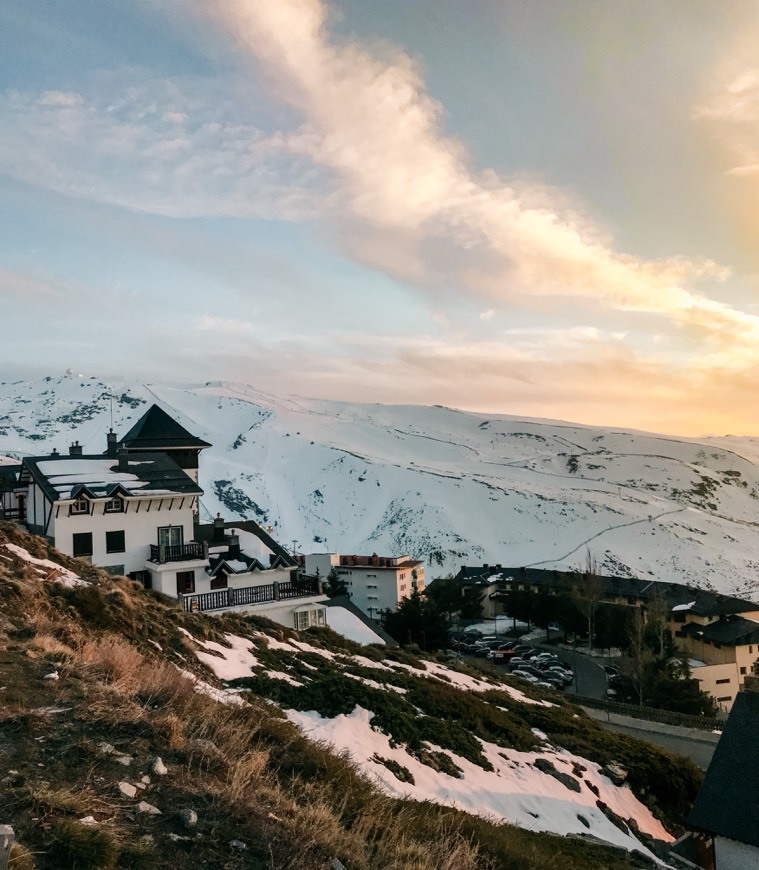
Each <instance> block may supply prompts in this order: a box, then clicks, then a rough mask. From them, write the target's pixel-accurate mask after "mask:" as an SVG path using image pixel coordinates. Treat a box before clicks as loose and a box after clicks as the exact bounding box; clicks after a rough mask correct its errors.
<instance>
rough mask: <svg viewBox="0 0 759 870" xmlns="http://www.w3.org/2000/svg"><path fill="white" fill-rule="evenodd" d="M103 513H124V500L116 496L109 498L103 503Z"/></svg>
mask: <svg viewBox="0 0 759 870" xmlns="http://www.w3.org/2000/svg"><path fill="white" fill-rule="evenodd" d="M105 512H106V513H107V514H120V513H123V512H124V499H123V498H120V497H119V496H116V497H115V498H109V499H108V500H107V501H106V503H105Z"/></svg>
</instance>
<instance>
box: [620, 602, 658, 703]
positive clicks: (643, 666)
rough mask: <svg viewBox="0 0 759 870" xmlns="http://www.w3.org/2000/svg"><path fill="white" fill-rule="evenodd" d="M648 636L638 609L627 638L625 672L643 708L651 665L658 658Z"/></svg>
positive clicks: (641, 614) (641, 613)
mask: <svg viewBox="0 0 759 870" xmlns="http://www.w3.org/2000/svg"><path fill="white" fill-rule="evenodd" d="M646 634H647V630H646V620H645V619H644V617H643V612H642V611H641V609H640V608H639V607H636V608H635V609H634V612H633V618H632V623H631V625H630V630H629V632H628V636H627V642H628V649H627V655H626V656H625V671H626V672H627V674H628V676H629V677H630V679H631V680H632V682H633V685H634V687H635V691H636V692H637V693H638V704H639V706H641V707H642V706H643V695H644V691H645V686H646V681H647V678H648V674H649V671H650V668H651V665H652V664H653V663H654V662H655V661H656V656H655V655H654V652H653V650H652V649H651V647H650V645H649V643H648V639H647V637H646Z"/></svg>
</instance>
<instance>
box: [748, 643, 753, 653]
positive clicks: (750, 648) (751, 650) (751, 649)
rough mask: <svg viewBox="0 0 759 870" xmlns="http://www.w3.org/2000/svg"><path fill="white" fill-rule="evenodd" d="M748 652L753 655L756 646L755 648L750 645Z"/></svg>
mask: <svg viewBox="0 0 759 870" xmlns="http://www.w3.org/2000/svg"><path fill="white" fill-rule="evenodd" d="M748 651H749V652H750V653H752V652H753V651H754V646H753V644H749V648H748Z"/></svg>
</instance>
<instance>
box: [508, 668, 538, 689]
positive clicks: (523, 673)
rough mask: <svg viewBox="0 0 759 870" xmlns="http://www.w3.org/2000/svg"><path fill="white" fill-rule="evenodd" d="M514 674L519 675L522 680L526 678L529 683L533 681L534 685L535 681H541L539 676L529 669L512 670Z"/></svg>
mask: <svg viewBox="0 0 759 870" xmlns="http://www.w3.org/2000/svg"><path fill="white" fill-rule="evenodd" d="M511 673H512V676H514V677H519V679H520V680H525V681H526V682H528V683H532V684H533V686H534V685H535V683H537V682H539V680H538V678H537V677H533V675H532V674H528V673H527V671H519V670H517V671H512V672H511Z"/></svg>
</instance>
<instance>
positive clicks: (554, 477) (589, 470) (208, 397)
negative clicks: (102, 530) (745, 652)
mask: <svg viewBox="0 0 759 870" xmlns="http://www.w3.org/2000/svg"><path fill="white" fill-rule="evenodd" d="M153 402H156V403H158V404H160V405H161V406H162V407H164V408H165V409H166V410H167V411H168V412H169V413H171V414H172V415H174V416H175V417H176V418H177V419H178V420H179V421H180V422H181V423H182V424H183V425H184V426H186V427H187V428H188V429H189V430H190V431H191V432H192V433H193V434H195V435H198V436H199V437H201V438H204V439H206V440H207V441H209V442H211V443H212V444H213V447H212V448H211V449H210V450H207V451H205V452H204V454H203V456H202V458H201V481H200V482H201V485H202V486H203V487H204V489H205V492H206V494H205V496H204V498H203V499H202V507H201V511H202V515H203V518H204V519H208V518H210V517H212V516H215V515H216V513H217V512H221V513H222V515H224V516H225V517H228V518H232V517H234V516H245V517H250V518H253V519H256V520H258V521H259V522H261V523H262V524H264V525H271V526H273V528H274V534H275V535H276V536H277V537H278V538H279V539H280V540H281V541H282V542H283V543H285V544H287V545H288V546H291V547H292V546H295V548H296V549H297V550H298V551H301V552H319V551H322V552H323V551H325V550H335V551H338V552H344V553H350V552H375V551H376V552H380V553H401V552H402V553H408V554H409V555H411V556H414V557H418V558H423V559H425V560H427V562H428V565H429V567H428V572H427V573H428V577H430V578H431V577H435V576H439V575H444V574H446V573H448V572H449V571H454V572H455V571H456V570H457V569H458V567H459V566H460V565H461V564H466V563H468V564H477V563H484V562H488V563H501V564H503V565H510V566H518V565H540V566H543V567H557V568H574V567H577V566H579V565H581V564H582V563H583V562H584V559H585V553H586V549H590V551H591V553H592V554H593V555H594V556H595V558H596V560H597V562H598V564H599V566H600V568H601V569H602V570H603V571H605V572H607V573H616V574H633V575H636V576H651V577H653V578H656V579H661V580H673V581H677V582H688V583H693V584H694V585H698V586H706V587H712V588H714V589H717V590H719V591H722V592H729V593H739V594H743V595H748V596H751V595H754V594H756V595H759V468H757V464H756V461H757V459H758V458H759V438H747V437H732V436H726V437H721V438H705V439H701V440H697V439H690V438H675V437H668V436H659V435H653V434H647V433H643V432H635V431H624V430H618V429H604V428H595V427H589V426H581V425H576V424H569V423H561V422H555V421H545V420H535V419H528V418H517V417H510V416H505V415H482V414H472V413H463V412H461V411H456V410H452V409H450V408H444V407H439V406H434V407H423V406H407V405H406V406H403V405H402V406H394V405H360V404H350V403H344V402H330V401H322V400H316V399H304V398H296V397H284V396H275V395H272V394H270V393H266V392H263V391H261V390H258V389H256V388H254V387H252V386H249V385H245V384H230V383H219V382H212V383H206V384H202V385H177V384H165V383H151V384H141V383H136V382H130V381H126V380H118V379H108V380H106V379H99V378H96V377H80V376H64V377H55V378H45V379H43V380H41V381H35V382H31V381H30V382H26V381H21V382H16V383H0V454H5V455H12V456H15V457H22V456H27V455H38V454H42V453H47V452H49V451H50V450H51V449H52V448H53V447H55V448H57V449H58V450H59V451H60V452H65V451H66V450H67V448H68V445H69V444H70V443H71V441H72V440H74V439H78V440H79V442H80V443H81V444H83V445H84V451H85V453H87V452H91V453H99V452H102V451H104V450H105V444H106V439H105V436H106V432H107V431H108V429H109V427H110V426H111V425H113V428H114V431H116V432H117V433H118V434H119V435H123V434H124V433H125V432H126V431H127V429H129V428H130V427H131V426H132V424H133V423H134V422H135V421H136V420H137V419H138V418H139V417H140V416H141V414H142V413H143V412H144V411H145V410H146V409H147V408H148V407H149V405H150V404H151V403H153Z"/></svg>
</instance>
